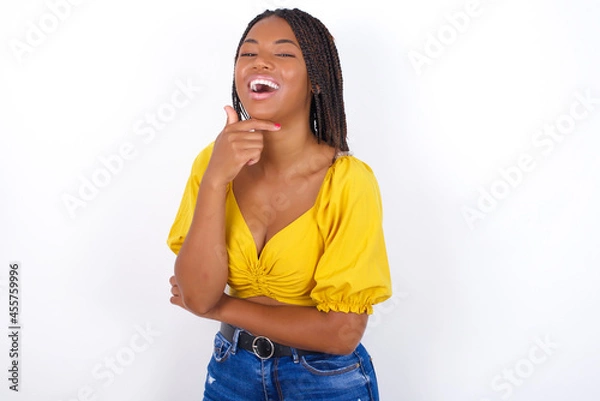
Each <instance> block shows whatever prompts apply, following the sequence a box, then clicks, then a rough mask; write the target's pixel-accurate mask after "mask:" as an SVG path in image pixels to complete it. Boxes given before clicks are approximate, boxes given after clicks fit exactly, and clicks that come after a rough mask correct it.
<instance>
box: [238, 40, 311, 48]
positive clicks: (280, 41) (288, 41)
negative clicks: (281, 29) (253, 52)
mask: <svg viewBox="0 0 600 401" xmlns="http://www.w3.org/2000/svg"><path fill="white" fill-rule="evenodd" d="M244 43H255V44H258V40H256V39H252V38H247V39H246V40H244ZM274 43H275V44H276V45H279V44H282V43H291V44H293V45H294V46H296V47H297V48H300V47H299V46H298V44H296V42H294V41H293V40H291V39H278V40H276V41H275V42H274Z"/></svg>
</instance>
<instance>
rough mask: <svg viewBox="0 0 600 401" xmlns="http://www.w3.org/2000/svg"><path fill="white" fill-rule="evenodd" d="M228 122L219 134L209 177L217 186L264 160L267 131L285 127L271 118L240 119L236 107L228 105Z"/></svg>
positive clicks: (226, 109) (206, 173)
mask: <svg viewBox="0 0 600 401" xmlns="http://www.w3.org/2000/svg"><path fill="white" fill-rule="evenodd" d="M225 112H226V113H227V124H226V125H225V127H224V128H223V131H221V133H220V134H219V135H218V136H217V139H216V140H215V145H214V147H213V151H212V155H211V158H210V162H209V163H208V166H207V169H206V172H205V174H204V177H205V178H209V179H210V180H211V182H212V183H213V184H214V185H218V186H221V185H223V186H225V185H227V184H228V183H229V182H230V181H232V180H233V179H234V178H235V177H236V176H237V175H238V173H239V172H240V170H241V169H242V168H243V167H244V166H245V165H249V166H250V165H253V164H255V163H257V162H258V161H259V160H260V155H261V153H262V150H263V131H278V130H279V129H280V128H281V126H280V125H279V124H275V123H273V122H271V121H265V120H255V119H249V120H244V121H240V120H239V118H238V115H237V112H236V111H235V109H234V108H233V107H231V106H225Z"/></svg>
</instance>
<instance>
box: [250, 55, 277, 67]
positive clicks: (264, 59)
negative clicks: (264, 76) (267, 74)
mask: <svg viewBox="0 0 600 401" xmlns="http://www.w3.org/2000/svg"><path fill="white" fill-rule="evenodd" d="M253 67H254V68H255V69H262V70H270V69H272V68H273V63H272V62H271V60H270V59H269V58H268V56H264V55H261V54H257V55H256V57H255V58H254V65H253Z"/></svg>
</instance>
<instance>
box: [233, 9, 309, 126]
mask: <svg viewBox="0 0 600 401" xmlns="http://www.w3.org/2000/svg"><path fill="white" fill-rule="evenodd" d="M235 87H236V90H237V93H238V96H239V98H240V101H241V102H242V104H243V106H244V108H245V109H246V111H247V112H248V114H249V115H250V117H251V118H255V119H262V120H271V121H274V122H277V123H281V124H282V125H283V124H284V123H285V122H290V121H293V120H295V119H301V121H303V122H307V121H308V114H309V112H310V100H311V88H310V82H309V79H308V74H307V72H306V63H305V62H304V57H303V56H302V51H301V50H300V45H299V44H298V41H297V39H296V37H295V35H294V32H293V31H292V28H291V27H290V26H289V24H288V23H287V22H286V21H285V20H284V19H283V18H279V17H276V16H271V17H267V18H264V19H262V20H260V21H258V22H257V23H256V24H255V25H254V26H253V27H252V28H251V29H250V31H249V32H248V35H247V36H246V38H245V39H244V41H243V43H242V46H241V47H240V52H239V54H238V57H237V61H236V64H235Z"/></svg>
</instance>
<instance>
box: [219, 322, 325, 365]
mask: <svg viewBox="0 0 600 401" xmlns="http://www.w3.org/2000/svg"><path fill="white" fill-rule="evenodd" d="M235 330H236V328H235V327H234V326H232V325H230V324H227V323H221V330H220V331H221V334H223V337H225V338H226V339H227V341H229V342H231V343H233V334H234V333H235ZM237 345H238V347H239V348H242V349H245V350H247V351H250V352H252V353H254V355H256V356H257V357H259V358H260V359H269V358H273V357H274V358H277V357H280V356H292V355H293V353H292V348H291V347H288V346H287V345H281V344H278V343H276V342H273V341H271V340H270V339H269V338H268V337H265V336H253V335H252V334H250V333H248V332H246V331H243V330H242V331H240V335H239V337H238V342H237ZM295 350H296V354H297V355H298V356H302V355H314V354H320V353H321V352H317V351H306V350H302V349H298V348H295Z"/></svg>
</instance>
